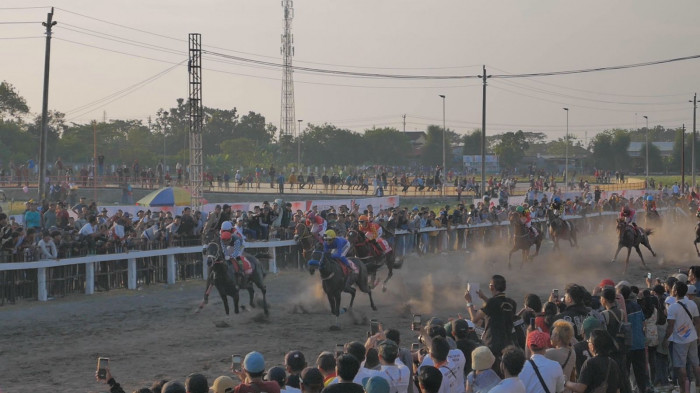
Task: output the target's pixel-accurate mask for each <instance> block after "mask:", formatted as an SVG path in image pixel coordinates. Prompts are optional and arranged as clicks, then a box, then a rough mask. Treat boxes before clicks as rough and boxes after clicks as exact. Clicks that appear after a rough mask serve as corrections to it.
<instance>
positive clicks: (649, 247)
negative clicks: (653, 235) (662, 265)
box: [637, 237, 656, 256]
mask: <svg viewBox="0 0 700 393" xmlns="http://www.w3.org/2000/svg"><path fill="white" fill-rule="evenodd" d="M642 244H644V247H646V248H648V249H649V251H651V255H652V256H656V253H655V252H654V250H652V249H651V243H649V238H647V237H645V238H644V243H642ZM637 248H639V247H637Z"/></svg>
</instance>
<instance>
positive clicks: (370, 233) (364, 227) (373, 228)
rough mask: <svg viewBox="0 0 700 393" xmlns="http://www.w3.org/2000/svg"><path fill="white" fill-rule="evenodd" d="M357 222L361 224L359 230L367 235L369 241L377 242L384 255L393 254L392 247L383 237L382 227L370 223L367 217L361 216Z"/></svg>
mask: <svg viewBox="0 0 700 393" xmlns="http://www.w3.org/2000/svg"><path fill="white" fill-rule="evenodd" d="M357 222H358V224H360V225H359V229H360V230H361V231H362V232H364V233H365V237H366V238H367V240H370V241H376V242H377V243H378V244H379V246H380V247H381V249H382V253H383V254H388V253H389V252H391V246H390V245H389V243H387V241H386V240H384V239H383V238H382V237H381V236H382V232H383V231H382V227H381V225H379V224H377V223H376V222H372V221H370V220H369V217H367V216H366V215H361V216H360V218H359V219H358V220H357Z"/></svg>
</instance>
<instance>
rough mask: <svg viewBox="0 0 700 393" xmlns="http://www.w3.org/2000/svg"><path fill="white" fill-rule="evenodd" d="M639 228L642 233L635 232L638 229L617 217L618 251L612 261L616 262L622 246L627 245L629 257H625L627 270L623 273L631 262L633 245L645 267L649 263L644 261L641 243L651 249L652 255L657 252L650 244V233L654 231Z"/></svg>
mask: <svg viewBox="0 0 700 393" xmlns="http://www.w3.org/2000/svg"><path fill="white" fill-rule="evenodd" d="M639 229H640V231H641V234H640V233H635V232H636V229H635V228H633V227H632V226H631V225H628V224H627V223H626V222H625V219H624V218H618V219H617V234H618V239H617V251H615V256H614V257H613V259H612V261H610V263H613V262H615V260H616V259H617V254H619V253H620V250H621V249H622V247H627V259H625V271H624V272H623V274H624V273H627V265H629V263H630V253H631V252H632V247H634V249H635V250H637V254H639V258H641V259H642V265H644V267H647V264H646V263H645V262H644V257H643V256H642V251H641V250H640V249H639V245H640V244H643V245H644V247H646V248H648V249H649V251H651V255H653V256H656V253H655V252H654V250H652V249H651V245H650V244H649V235H651V234H652V233H653V231H652V230H651V229H643V228H641V227H639Z"/></svg>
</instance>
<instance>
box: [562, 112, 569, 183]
mask: <svg viewBox="0 0 700 393" xmlns="http://www.w3.org/2000/svg"><path fill="white" fill-rule="evenodd" d="M563 109H564V110H565V111H566V147H565V148H566V158H565V159H564V191H568V190H569V108H563Z"/></svg>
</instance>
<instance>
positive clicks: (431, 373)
mask: <svg viewBox="0 0 700 393" xmlns="http://www.w3.org/2000/svg"><path fill="white" fill-rule="evenodd" d="M442 380H443V375H442V373H441V372H440V370H438V369H437V368H435V367H433V366H423V367H421V368H420V370H419V371H418V375H416V377H415V380H414V382H415V383H416V384H417V385H418V387H419V389H420V391H421V392H422V393H438V392H440V391H441V387H442Z"/></svg>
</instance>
